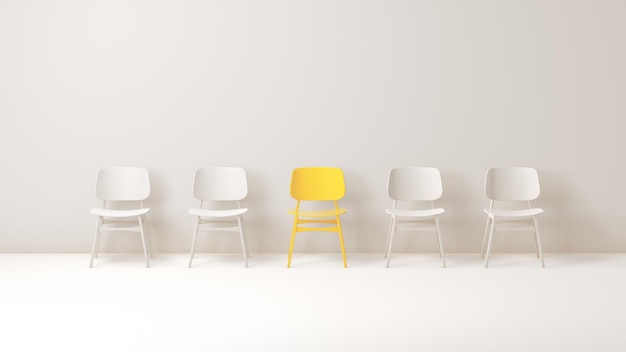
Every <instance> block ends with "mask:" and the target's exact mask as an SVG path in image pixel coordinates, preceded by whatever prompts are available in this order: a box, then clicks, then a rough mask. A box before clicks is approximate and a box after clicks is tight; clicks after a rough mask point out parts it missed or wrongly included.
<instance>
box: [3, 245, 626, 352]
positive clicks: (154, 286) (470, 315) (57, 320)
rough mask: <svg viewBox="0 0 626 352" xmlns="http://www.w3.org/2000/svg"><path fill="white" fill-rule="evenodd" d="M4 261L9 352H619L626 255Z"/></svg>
mask: <svg viewBox="0 0 626 352" xmlns="http://www.w3.org/2000/svg"><path fill="white" fill-rule="evenodd" d="M447 259H448V263H447V264H448V268H446V269H443V268H441V262H440V260H439V258H438V256H437V255H435V254H415V255H408V254H403V255H400V254H398V255H394V256H393V257H392V260H391V267H390V268H389V269H385V268H384V259H383V258H382V254H381V255H379V254H376V255H374V254H360V255H355V254H352V255H348V266H349V268H348V269H343V267H342V261H341V255H340V254H298V253H295V254H294V258H293V262H292V268H291V269H286V268H285V266H286V261H287V259H286V254H277V255H270V254H264V255H253V256H252V257H251V258H250V268H248V269H244V268H243V260H242V259H241V258H240V256H239V255H209V254H199V255H198V256H197V258H196V259H194V267H193V268H192V269H188V268H187V267H186V264H187V257H186V255H183V254H181V255H176V254H167V255H165V254H163V255H157V256H156V257H155V258H154V259H153V260H152V268H150V269H146V268H144V266H143V259H142V256H141V255H139V254H103V255H102V256H101V257H100V258H98V259H96V263H95V266H94V268H93V269H88V264H89V254H0V332H1V335H2V337H1V338H0V350H1V351H12V352H14V351H118V352H119V351H154V352H156V351H494V352H495V351H569V352H572V351H581V352H582V351H585V352H586V351H596V352H597V351H623V350H624V348H626V333H624V321H625V320H626V284H625V282H626V255H624V254H609V255H600V254H559V255H556V254H550V253H548V254H546V268H545V269H541V268H540V266H539V261H538V259H536V258H534V257H533V256H532V255H530V254H493V256H492V259H491V261H490V268H489V269H484V268H483V267H482V261H481V260H480V258H479V256H478V255H477V254H456V255H454V254H453V255H449V256H448V258H447Z"/></svg>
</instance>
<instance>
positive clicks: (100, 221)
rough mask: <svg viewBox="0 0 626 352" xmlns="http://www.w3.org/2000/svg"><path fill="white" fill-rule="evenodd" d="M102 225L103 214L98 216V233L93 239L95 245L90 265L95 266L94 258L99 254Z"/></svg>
mask: <svg viewBox="0 0 626 352" xmlns="http://www.w3.org/2000/svg"><path fill="white" fill-rule="evenodd" d="M101 227H102V216H98V222H97V224H96V234H95V236H94V239H93V247H92V249H91V261H90V262H89V267H90V268H93V260H94V258H96V256H97V255H98V247H99V246H100V228H101Z"/></svg>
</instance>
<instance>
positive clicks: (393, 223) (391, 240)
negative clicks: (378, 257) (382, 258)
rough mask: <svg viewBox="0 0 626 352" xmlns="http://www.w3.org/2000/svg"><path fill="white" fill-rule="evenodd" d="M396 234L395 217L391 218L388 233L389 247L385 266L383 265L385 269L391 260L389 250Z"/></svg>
mask: <svg viewBox="0 0 626 352" xmlns="http://www.w3.org/2000/svg"><path fill="white" fill-rule="evenodd" d="M395 234H396V217H395V216H393V215H392V216H391V226H390V232H389V246H387V247H388V248H387V264H386V265H385V267H386V268H388V267H389V261H390V260H391V249H392V248H393V237H394V235H395Z"/></svg>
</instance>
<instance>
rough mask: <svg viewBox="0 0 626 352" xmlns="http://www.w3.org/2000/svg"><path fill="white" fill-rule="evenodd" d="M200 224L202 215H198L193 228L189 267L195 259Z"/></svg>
mask: <svg viewBox="0 0 626 352" xmlns="http://www.w3.org/2000/svg"><path fill="white" fill-rule="evenodd" d="M199 226H200V217H199V216H198V218H197V220H196V224H195V226H194V228H193V237H192V238H191V253H189V264H188V265H187V267H188V268H191V261H192V260H193V256H194V253H195V252H196V238H197V237H198V227H199Z"/></svg>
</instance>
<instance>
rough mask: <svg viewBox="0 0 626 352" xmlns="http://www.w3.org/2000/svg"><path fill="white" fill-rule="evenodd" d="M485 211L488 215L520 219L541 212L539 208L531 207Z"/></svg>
mask: <svg viewBox="0 0 626 352" xmlns="http://www.w3.org/2000/svg"><path fill="white" fill-rule="evenodd" d="M484 211H485V213H486V214H487V215H489V216H490V217H494V216H497V217H499V218H510V219H521V218H529V217H533V216H535V215H539V214H541V213H543V209H541V208H532V209H519V210H499V209H484Z"/></svg>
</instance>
